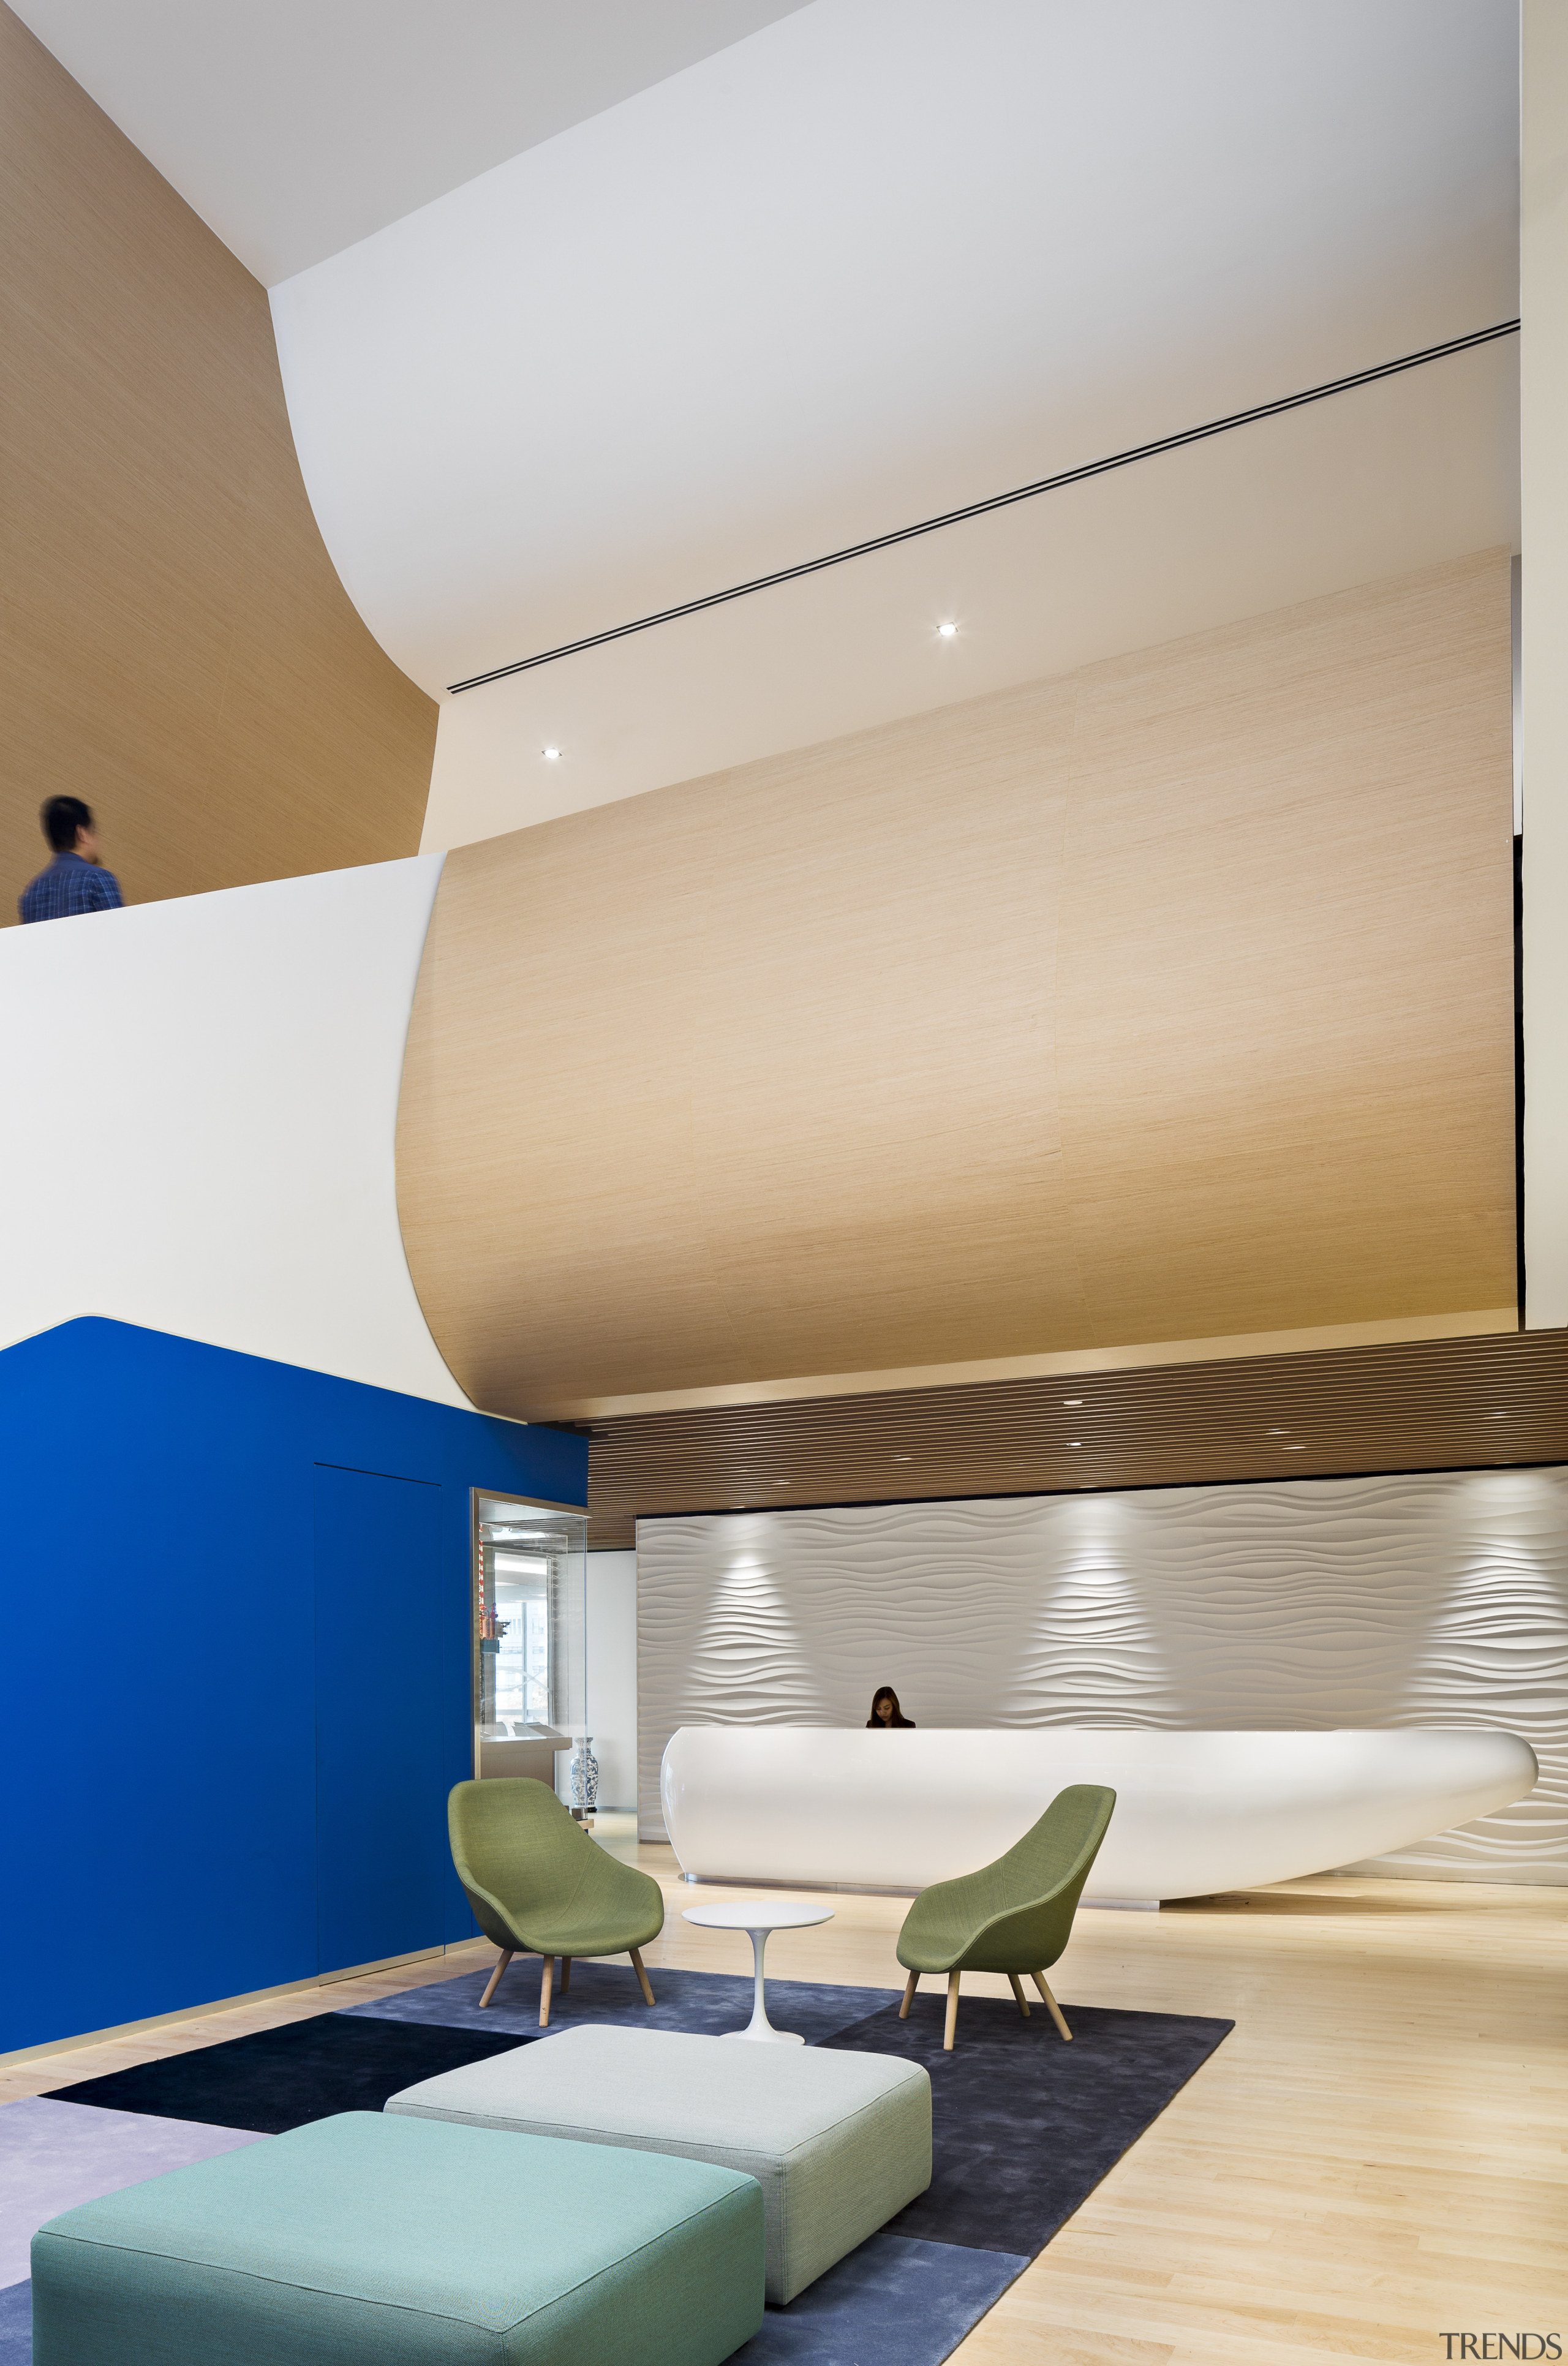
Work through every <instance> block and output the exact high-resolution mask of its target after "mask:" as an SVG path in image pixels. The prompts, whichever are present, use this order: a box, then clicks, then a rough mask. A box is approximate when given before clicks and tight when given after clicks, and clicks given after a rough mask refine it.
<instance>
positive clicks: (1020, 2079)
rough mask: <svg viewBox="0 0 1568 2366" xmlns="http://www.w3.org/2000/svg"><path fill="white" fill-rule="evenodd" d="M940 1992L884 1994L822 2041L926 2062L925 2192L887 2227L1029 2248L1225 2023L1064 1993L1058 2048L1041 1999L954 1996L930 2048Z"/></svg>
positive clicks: (1083, 2192) (1156, 2108)
mask: <svg viewBox="0 0 1568 2366" xmlns="http://www.w3.org/2000/svg"><path fill="white" fill-rule="evenodd" d="M944 2010H945V2000H943V1999H942V1997H941V1996H929V1997H928V1996H924V1995H921V1996H918V1997H917V1998H916V2000H915V2003H914V2007H913V2009H912V2011H911V2012H910V2015H909V2018H908V2021H900V2020H899V2018H898V2008H897V2004H896V2003H895V2004H889V2005H886V2006H884V2007H883V2009H882V2010H881V2011H879V2012H874V2013H872V2014H870V2015H868V2017H867V2018H866V2019H865V2020H864V2021H862V2022H856V2023H855V2025H854V2026H853V2028H852V2029H844V2030H840V2032H839V2033H838V2034H837V2035H836V2036H834V2037H829V2038H828V2039H826V2040H825V2041H824V2043H825V2045H826V2046H827V2047H828V2048H829V2050H833V2049H837V2050H840V2051H848V2052H852V2053H857V2054H891V2055H896V2056H899V2057H901V2058H902V2059H903V2060H905V2061H907V2062H919V2064H920V2065H921V2066H922V2067H923V2068H925V2069H926V2070H928V2071H929V2072H930V2073H931V2117H932V2140H933V2149H934V2154H935V2163H934V2169H933V2173H932V2177H931V2189H930V2191H928V2192H926V2193H923V2194H922V2195H921V2196H920V2198H919V2201H918V2202H911V2203H910V2204H909V2206H908V2209H907V2210H904V2211H901V2212H900V2213H899V2214H898V2216H897V2218H895V2219H893V2220H892V2221H891V2223H890V2225H889V2229H888V2231H889V2232H890V2233H892V2234H897V2235H910V2236H919V2237H922V2238H923V2239H925V2240H927V2241H929V2242H935V2243H962V2244H969V2245H972V2246H973V2247H974V2248H976V2249H977V2250H985V2251H1020V2252H1022V2253H1024V2254H1025V2255H1026V2256H1027V2257H1029V2258H1032V2257H1033V2255H1034V2253H1035V2252H1036V2251H1038V2250H1040V2249H1041V2248H1043V2245H1045V2244H1046V2243H1048V2242H1049V2241H1050V2239H1051V2237H1052V2236H1053V2235H1054V2234H1055V2231H1056V2229H1057V2227H1058V2226H1060V2225H1062V2223H1063V2221H1064V2220H1065V2219H1067V2218H1070V2217H1071V2216H1072V2214H1073V2212H1074V2211H1075V2210H1077V2208H1078V2206H1079V2204H1080V2203H1082V2202H1083V2201H1084V2200H1085V2199H1086V2198H1087V2197H1088V2195H1089V2193H1091V2192H1092V2191H1093V2190H1094V2188H1095V2187H1096V2186H1097V2185H1098V2184H1099V2183H1100V2179H1101V2178H1102V2177H1103V2176H1104V2175H1105V2173H1106V2171H1107V2170H1108V2169H1112V2168H1114V2166H1115V2164H1116V2163H1117V2161H1119V2160H1120V2159H1121V2158H1122V2154H1123V2153H1124V2152H1125V2151H1126V2149H1127V2147H1128V2146H1129V2145H1132V2144H1135V2143H1136V2142H1137V2140H1138V2138H1139V2137H1140V2136H1141V2135H1143V2133H1144V2130H1145V2128H1146V2127H1147V2126H1148V2125H1149V2124H1150V2122H1151V2121H1152V2120H1156V2119H1157V2118H1158V2116H1159V2114H1160V2113H1161V2112H1163V2111H1164V2109H1165V2107H1166V2105H1167V2104H1168V2102H1169V2101H1170V2100H1171V2098H1172V2096H1173V2095H1176V2094H1179V2092H1180V2090H1181V2089H1182V2088H1183V2087H1184V2086H1185V2085H1186V2084H1187V2081H1188V2080H1189V2079H1190V2078H1191V2076H1192V2074H1193V2072H1194V2071H1195V2070H1197V2069H1200V2068H1201V2067H1202V2065H1203V2064H1204V2063H1205V2062H1206V2061H1207V2060H1208V2058H1209V2056H1210V2055H1211V2054H1213V2051H1214V2048H1215V2047H1216V2046H1217V2045H1219V2044H1220V2043H1221V2041H1222V2040H1223V2039H1224V2037H1225V2036H1226V2035H1227V2034H1228V2033H1229V2032H1230V2031H1231V2030H1232V2029H1234V2028H1235V2022H1229V2021H1210V2020H1206V2019H1199V2018H1198V2016H1197V2015H1195V2014H1191V2013H1177V2012H1120V2011H1111V2010H1108V2009H1107V2008H1105V2007H1103V2006H1097V2005H1083V2004H1071V2005H1069V2004H1067V2003H1066V2001H1065V2000H1064V2003H1063V2011H1065V2013H1066V2018H1067V2022H1068V2025H1069V2027H1070V2028H1071V2030H1072V2033H1073V2036H1072V2042H1071V2044H1070V2045H1069V2044H1068V2043H1067V2042H1066V2040H1065V2039H1064V2038H1062V2037H1061V2036H1059V2035H1058V2034H1057V2031H1056V2028H1055V2023H1054V2022H1052V2020H1051V2018H1050V2015H1049V2014H1048V2013H1047V2012H1046V2011H1045V2010H1044V2008H1043V2006H1042V2005H1038V2004H1037V2005H1036V2006H1035V2008H1034V2010H1033V2011H1032V2013H1031V2015H1030V2017H1029V2019H1028V2020H1027V2021H1025V2020H1024V2019H1023V2018H1022V2016H1021V2013H1020V2012H1019V2010H1018V2007H1017V2006H1016V2005H1015V2004H1010V2003H1002V2002H1000V2001H999V2000H996V1999H994V1998H990V1997H973V1998H971V1997H965V1998H964V2000H963V2002H962V2004H961V2005H960V2007H959V2014H958V2042H957V2044H956V2045H955V2046H954V2048H953V2052H952V2053H951V2054H944V2053H943V2052H942V2021H943V2014H944Z"/></svg>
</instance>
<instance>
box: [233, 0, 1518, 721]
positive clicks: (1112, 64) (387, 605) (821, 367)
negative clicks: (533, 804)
mask: <svg viewBox="0 0 1568 2366" xmlns="http://www.w3.org/2000/svg"><path fill="white" fill-rule="evenodd" d="M1516 234H1517V40H1516V32H1515V27H1514V20H1513V16H1512V12H1511V11H1510V10H1508V9H1506V8H1505V7H1504V6H1477V5H1476V0H1269V6H1266V7H1259V6H1258V5H1257V0H1183V5H1182V6H1179V7H1173V6H1170V5H1169V0H1099V5H1097V6H1093V7H1086V6H1083V4H1082V0H964V6H962V7H954V6H952V5H951V0H816V5H815V6H811V7H807V8H805V9H802V10H800V11H798V12H797V13H795V14H794V15H792V16H789V17H784V18H783V19H781V20H780V21H778V22H776V23H774V24H773V25H772V26H770V27H768V28H765V29H764V30H763V31H761V32H760V33H757V34H754V35H753V36H752V37H751V38H750V39H748V40H746V41H743V42H741V43H739V44H738V45H736V46H735V47H732V48H730V49H728V50H727V51H724V52H723V53H722V54H720V55H718V56H715V57H712V58H710V59H708V60H706V61H705V62H702V63H699V64H697V65H695V66H693V67H691V68H689V69H688V70H687V71H686V72H685V73H682V74H679V75H677V76H675V77H674V78H672V79H671V80H669V81H666V82H664V83H661V84H659V85H658V86H657V87H656V88H653V89H649V90H647V91H644V92H642V93H641V94H640V95H639V96H637V97H636V98H633V99H630V100H628V101H626V103H625V104H624V105H623V106H621V107H617V108H615V110H614V111H613V112H612V113H610V114H606V115H601V116H597V117H595V118H592V120H590V121H588V122H585V123H582V124H580V125H578V126H577V127H576V128H575V129H574V130H571V131H569V132H566V133H563V134H562V135H561V136H560V137H559V138H558V139H556V140H554V141H550V142H549V143H548V144H547V145H546V146H544V147H540V148H536V149H533V150H531V151H529V152H527V153H526V154H524V155H520V156H517V157H515V158H513V160H512V161H511V162H510V163H506V164H503V165H501V166H499V167H497V168H496V169H495V170H494V171H492V172H491V173H489V174H487V175H484V177H483V178H482V179H480V180H477V181H473V182H470V183H469V184H468V186H465V187H463V188H461V189H457V190H454V191H453V192H452V193H451V194H450V195H449V196H447V197H443V198H441V199H439V200H438V201H437V202H436V203H435V204H434V205H431V206H427V207H426V208H424V209H423V211H422V212H420V213H418V214H415V215H412V216H410V217H409V218H408V219H407V220H403V221H400V222H398V223H395V224H393V225H392V226H390V227H389V229H387V230H384V231H379V232H378V234H377V235H376V236H375V237H374V238H372V239H367V240H366V241H365V242H363V243H362V244H360V245H359V246H357V247H355V248H353V249H351V250H350V251H349V252H347V253H345V254H340V255H337V256H335V257H334V258H333V259H332V260H330V261H328V262H326V263H323V264H321V265H317V266H316V267H315V268H314V269H313V270H311V271H309V272H306V273H304V274H302V275H300V276H299V277H298V278H295V279H292V280H289V281H288V282H287V283H286V284H284V285H283V286H282V287H277V288H275V289H274V291H273V313H274V320H275V322H276V328H277V332H278V343H279V352H280V355H281V359H282V364H283V371H284V382H285V385H286V387H287V389H288V400H289V409H290V414H291V417H292V420H293V423H294V430H295V437H296V442H297V445H298V447H299V455H300V459H301V463H302V466H303V468H304V471H305V478H306V482H307V484H308V486H309V488H310V495H311V499H312V501H313V502H314V504H315V509H316V513H317V516H318V518H319V520H320V522H321V528H322V531H323V533H324V535H325V536H326V539H327V544H328V546H329V548H330V549H331V550H332V552H333V558H335V560H336V562H337V565H338V568H339V571H340V572H341V574H342V575H343V578H344V582H345V583H346V585H347V587H348V590H349V592H350V594H351V596H352V597H353V599H354V600H355V603H356V605H357V606H358V607H359V609H360V612H361V614H363V615H364V616H365V617H366V618H367V621H368V623H369V625H370V626H371V629H372V630H373V631H374V632H375V633H376V635H377V636H378V638H379V639H380V640H381V642H382V643H383V645H384V646H385V647H386V648H388V649H389V651H390V652H391V654H392V655H393V657H394V658H396V659H397V660H398V662H399V663H400V665H402V666H403V667H404V668H405V670H407V671H408V672H410V673H411V674H412V676H413V678H414V679H415V680H416V681H418V682H422V683H423V685H424V686H425V687H426V688H427V689H429V690H431V691H432V692H433V693H439V692H440V690H441V689H442V687H443V686H444V685H445V684H446V683H449V682H457V681H460V680H463V679H465V678H467V677H468V676H470V675H472V674H475V673H478V672H480V671H483V670H488V669H489V668H490V667H491V666H494V665H499V664H503V663H505V662H507V661H508V660H510V659H515V658H518V657H521V656H525V655H526V654H528V653H530V652H532V651H534V650H537V649H541V648H550V647H553V646H556V645H558V644H559V643H560V642H562V641H565V640H569V639H573V638H576V637H578V636H580V635H582V634H587V633H592V632H594V631H598V630H602V629H604V628H605V627H608V626H611V625H617V624H619V623H621V622H623V621H624V620H626V618H629V617H632V616H637V615H639V614H646V613H648V612H649V611H650V610H653V609H657V608H660V607H664V606H667V605H670V604H671V603H675V602H679V601H682V600H686V599H690V598H693V597H696V596H699V595H701V594H703V593H705V592H707V591H712V590H715V589H716V588H718V587H719V586H721V585H724V584H727V583H732V582H736V581H739V580H744V579H745V578H747V577H749V576H751V575H754V574H757V573H760V572H763V571H766V570H769V569H775V568H779V567H783V566H787V565H789V564H790V563H792V562H794V561H797V560H800V559H803V558H810V557H813V556H815V555H816V554H817V553H818V552H819V551H823V550H829V549H832V548H834V547H837V546H841V545H842V544H844V543H846V542H851V541H855V540H858V539H860V538H861V537H863V536H865V535H874V534H877V533H880V532H884V531H886V530H887V529H889V528H892V527H896V526H898V525H901V524H905V523H906V522H908V521H909V520H911V519H914V518H918V517H921V516H928V515H930V514H931V513H933V512H935V511H938V510H942V509H945V508H947V507H950V506H953V505H956V504H958V503H961V502H964V501H970V500H974V499H976V498H977V497H981V496H984V495H987V494H989V493H993V492H996V491H998V490H1002V489H1003V488H1005V487H1007V486H1009V485H1011V484H1017V483H1020V482H1023V481H1027V480H1029V479H1032V478H1035V477H1038V476H1041V475H1043V474H1046V473H1047V472H1051V471H1054V470H1056V469H1059V468H1066V467H1070V466H1072V465H1074V464H1076V463H1078V462H1081V461H1084V460H1088V459H1091V458H1094V457H1096V456H1099V455H1100V454H1103V453H1107V452H1111V451H1115V450H1117V449H1119V448H1122V447H1124V446H1126V445H1132V444H1134V443H1138V442H1142V441H1143V440H1145V439H1146V438H1149V437H1154V436H1157V435H1162V434H1169V433H1171V432H1173V431H1176V430H1179V429H1181V428H1184V427H1186V426H1189V425H1190V424H1191V423H1194V422H1196V421H1199V420H1202V419H1207V418H1212V417H1213V416H1215V415H1216V414H1218V413H1222V412H1226V411H1234V410H1236V409H1239V408H1242V407H1244V406H1246V405H1248V404H1251V403H1255V402H1258V401H1261V400H1268V399H1269V398H1271V397H1274V396H1277V395H1280V394H1282V393H1286V392H1289V391H1290V390H1292V389H1295V388H1298V387H1302V386H1308V385H1311V384H1313V383H1314V382H1317V381H1321V380H1323V379H1326V378H1330V377H1337V376H1339V375H1341V374H1342V373H1345V372H1348V371H1351V370H1355V369H1359V368H1363V367H1365V366H1369V365H1371V364H1374V363H1377V362H1380V361H1382V360H1383V359H1385V358H1387V357H1388V356H1390V355H1395V354H1399V353H1402V352H1408V351H1410V350H1412V349H1414V348H1416V347H1418V346H1421V345H1425V344H1432V343H1436V342H1437V341H1438V340H1440V339H1442V338H1445V337H1449V336H1452V335H1455V334H1460V333H1462V332H1466V331H1469V330H1472V329H1475V328H1478V327H1480V326H1482V325H1483V323H1486V322H1490V321H1496V320H1498V319H1500V318H1503V317H1506V315H1508V314H1510V313H1512V312H1513V311H1514V310H1516V309H1517V259H1516ZM572 662H575V661H572ZM486 694H487V693H483V692H479V693H469V695H470V696H474V697H482V696H484V695H486Z"/></svg>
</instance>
